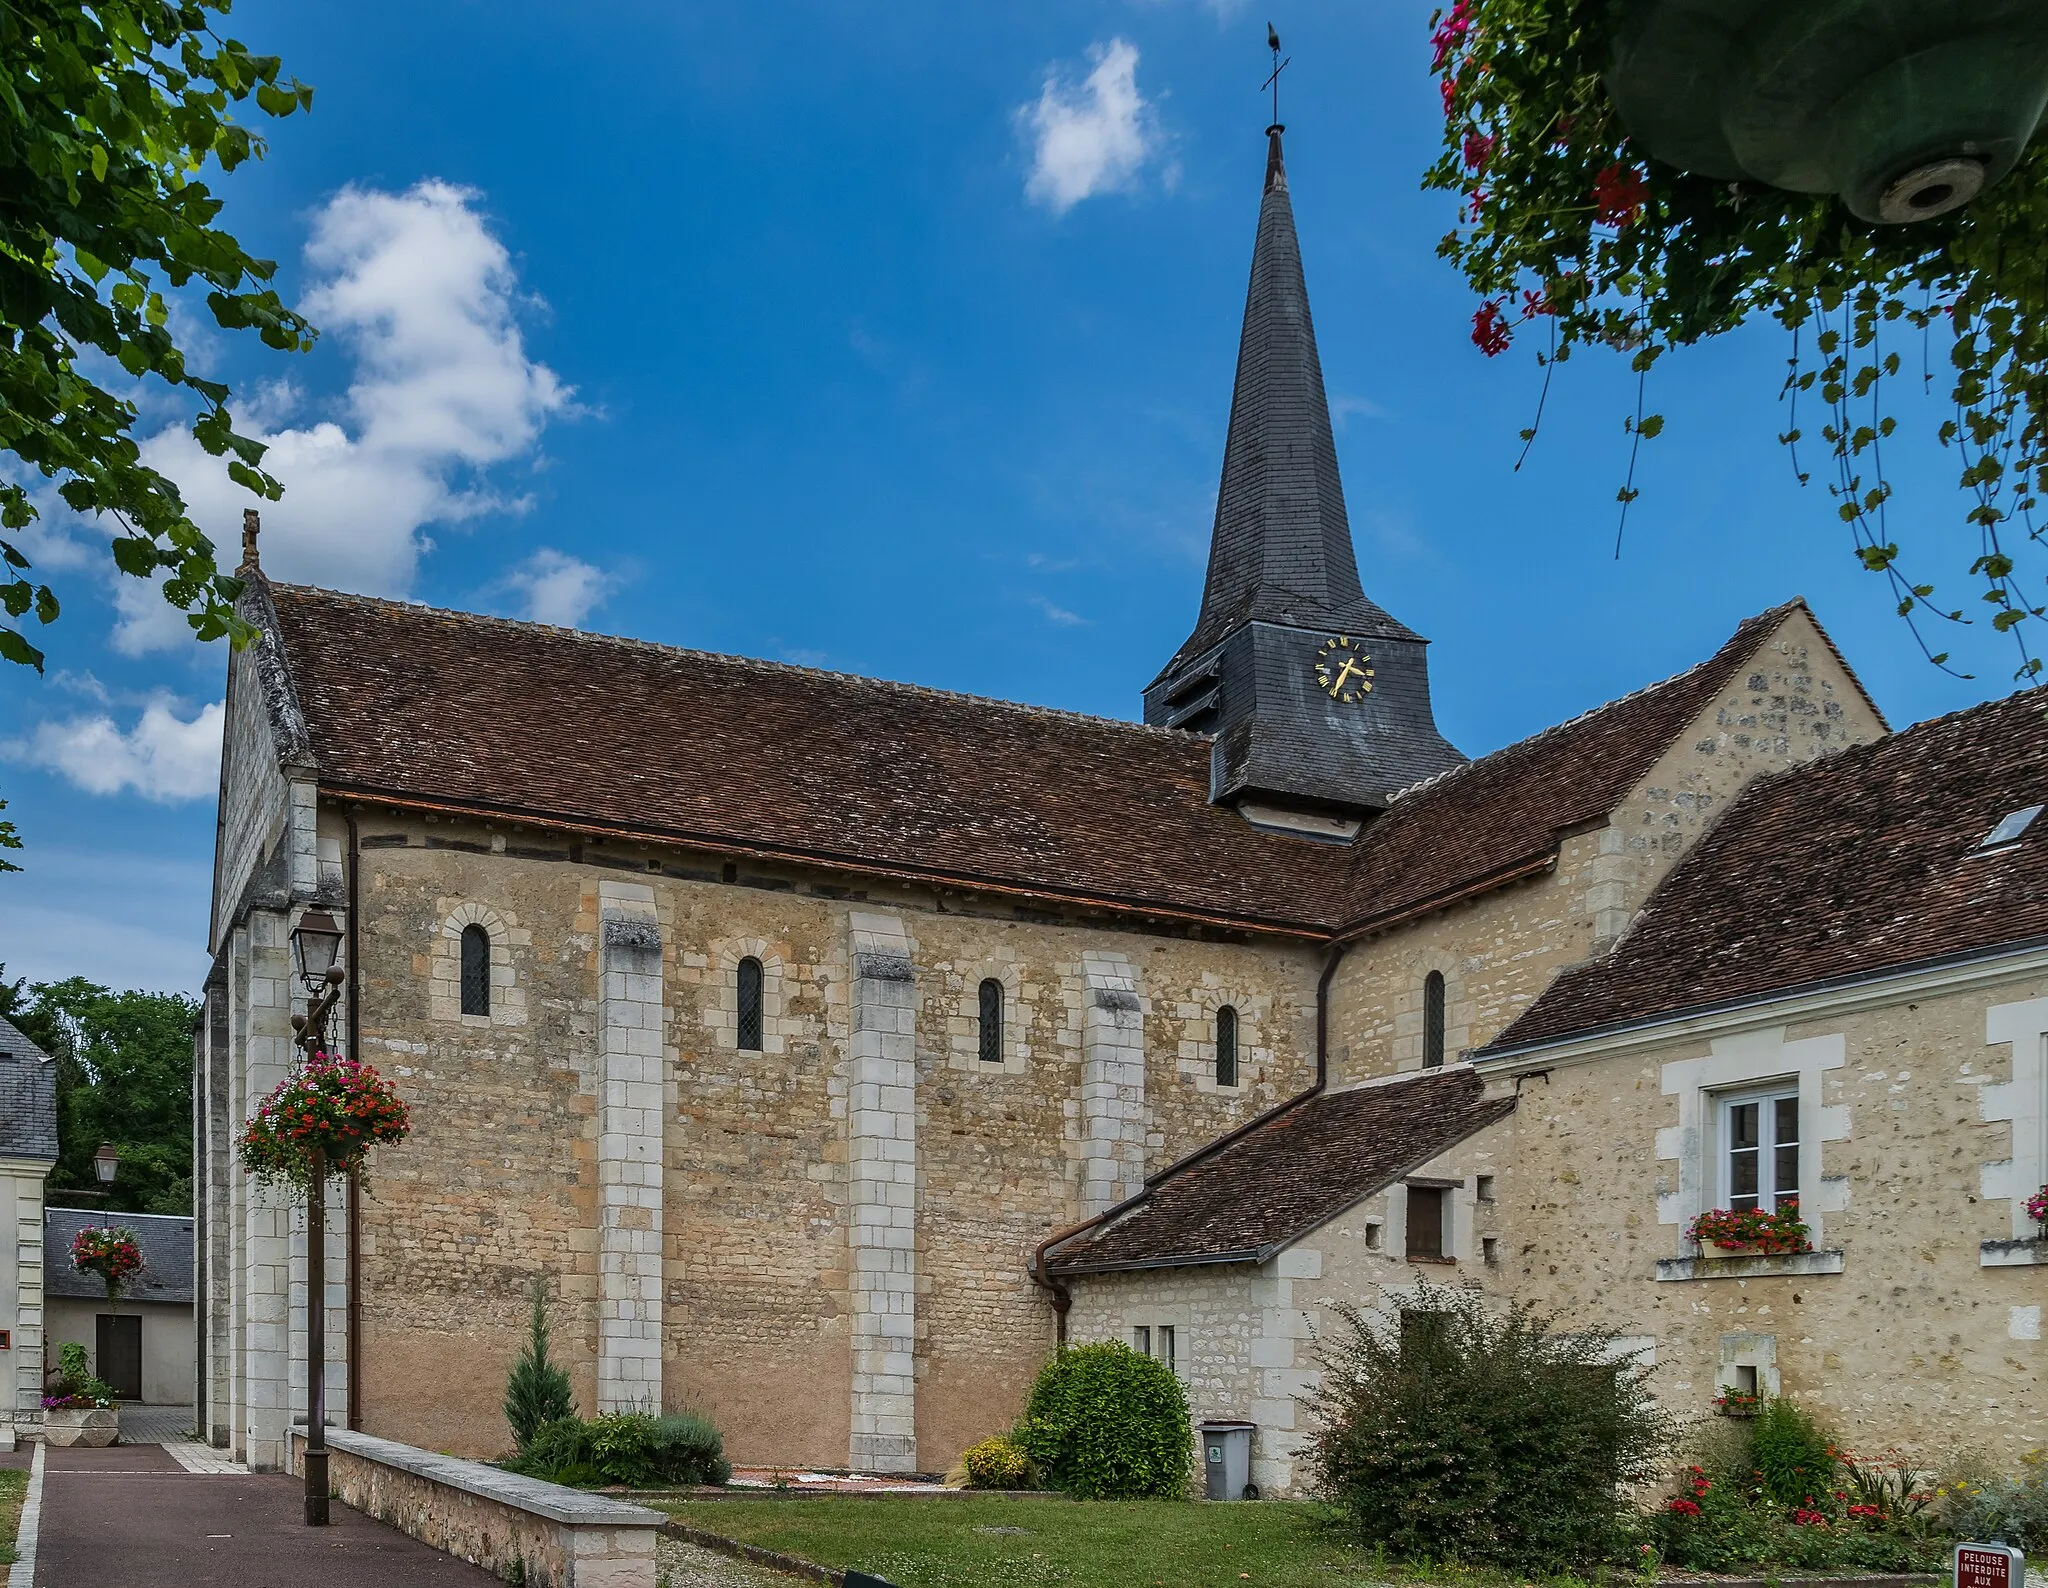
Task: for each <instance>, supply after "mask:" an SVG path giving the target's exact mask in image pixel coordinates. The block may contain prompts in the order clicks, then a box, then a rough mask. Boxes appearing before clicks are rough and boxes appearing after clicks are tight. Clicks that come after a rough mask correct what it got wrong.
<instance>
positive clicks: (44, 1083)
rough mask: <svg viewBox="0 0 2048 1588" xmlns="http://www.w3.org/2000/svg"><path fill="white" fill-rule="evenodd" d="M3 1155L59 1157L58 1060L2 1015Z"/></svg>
mask: <svg viewBox="0 0 2048 1588" xmlns="http://www.w3.org/2000/svg"><path fill="white" fill-rule="evenodd" d="M0 1158H47V1159H49V1160H50V1161H51V1162H52V1163H54V1162H56V1159H57V1061H56V1060H54V1059H52V1058H51V1057H50V1056H49V1054H47V1053H45V1052H44V1051H43V1050H42V1049H41V1048H39V1047H37V1046H36V1045H35V1044H34V1043H33V1042H31V1041H29V1039H28V1037H27V1036H26V1035H24V1034H23V1032H22V1030H21V1028H20V1027H19V1026H17V1025H15V1024H14V1023H13V1022H12V1021H9V1020H6V1019H0Z"/></svg>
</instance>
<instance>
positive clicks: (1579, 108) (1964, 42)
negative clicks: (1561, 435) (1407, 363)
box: [1425, 0, 2048, 678]
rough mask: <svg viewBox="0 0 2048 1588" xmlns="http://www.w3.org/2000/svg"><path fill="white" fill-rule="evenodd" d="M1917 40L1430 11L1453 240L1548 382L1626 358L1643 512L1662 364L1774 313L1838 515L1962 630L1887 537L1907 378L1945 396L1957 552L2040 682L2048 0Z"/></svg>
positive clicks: (1918, 611) (1560, 3) (1519, 10)
mask: <svg viewBox="0 0 2048 1588" xmlns="http://www.w3.org/2000/svg"><path fill="white" fill-rule="evenodd" d="M1891 14H1892V13H1887V15H1891ZM1913 26H1914V27H1916V28H1920V29H1921V30H1922V31H1924V32H1926V33H1927V35H1928V36H1927V37H1926V38H1924V39H1923V38H1919V37H1918V36H1917V35H1916V36H1915V37H1912V38H1906V37H1899V36H1895V35H1896V33H1897V30H1895V29H1890V28H1882V27H1879V26H1877V25H1876V24H1875V23H1874V22H1870V21H1869V20H1868V19H1859V17H1858V15H1857V8H1856V7H1855V6H1854V5H1847V6H1833V7H1825V8H1816V7H1803V6H1785V5H1782V4H1777V5H1771V4H1763V3H1758V0H1728V3H1726V4H1717V5H1714V6H1702V5H1684V4H1679V3H1677V0H1617V3H1615V4H1614V5H1612V6H1609V5H1605V4H1592V3H1589V0H1456V4H1455V5H1454V6H1453V7H1452V8H1451V9H1449V10H1448V11H1447V12H1439V13H1438V15H1437V17H1436V30H1435V35H1434V42H1435V47H1436V48H1435V56H1434V62H1433V70H1434V72H1435V73H1436V75H1437V77H1438V79H1439V88H1440V90H1441V94H1442V103H1443V110H1444V117H1445V122H1444V146H1443V149H1444V152H1443V153H1442V155H1441V156H1440V157H1439V158H1438V160H1437V162H1436V163H1435V165H1433V166H1432V167H1431V168H1430V170H1429V172H1428V174H1427V176H1426V178H1425V185H1426V186H1428V187H1432V188H1437V189H1441V190H1444V191H1448V192H1453V193H1457V194H1458V195H1460V199H1461V208H1460V209H1459V212H1458V223H1457V226H1456V228H1455V229H1454V230H1453V231H1452V232H1451V233H1450V234H1449V235H1448V236H1446V237H1445V238H1444V240H1443V242H1442V244H1441V246H1440V248H1439V252H1440V253H1441V254H1442V255H1443V256H1444V257H1445V258H1447V259H1449V260H1450V261H1451V262H1452V263H1453V264H1455V265H1456V266H1457V267H1458V268H1459V270H1460V271H1461V272H1462V273H1463V274H1464V276H1465V278H1466V280H1467V281H1469V282H1470V283H1471V285H1472V287H1473V288H1474V290H1475V291H1476V292H1477V293H1478V294H1479V297H1480V300H1481V302H1480V305H1479V307H1478V309H1477V310H1476V311H1475V313H1474V316H1473V321H1472V340H1473V341H1474V342H1475V343H1476V344H1477V345H1478V346H1479V347H1480V349H1481V350H1482V351H1483V352H1485V353H1486V354H1487V355H1488V356H1494V355H1498V354H1500V353H1503V352H1506V351H1507V350H1508V349H1509V348H1510V347H1511V346H1512V345H1513V344H1514V343H1515V342H1516V341H1517V340H1519V339H1522V338H1524V337H1528V338H1531V339H1533V340H1534V342H1535V344H1536V349H1537V357H1538V359H1539V361H1540V363H1541V364H1542V365H1543V367H1544V371H1545V373H1544V386H1545V396H1547V393H1548V388H1549V383H1550V381H1551V379H1552V376H1553V373H1554V370H1555V366H1556V365H1557V364H1559V363H1562V362H1564V361H1565V360H1566V359H1568V358H1569V357H1570V355H1571V353H1572V352H1573V350H1574V349H1578V348H1609V349H1613V350H1615V351H1618V352H1620V353H1622V354H1624V355H1626V356H1627V357H1628V359H1629V360H1630V364H1631V367H1632V369H1633V370H1634V371H1635V373H1636V374H1637V377H1638V393H1639V395H1638V401H1637V405H1636V412H1635V413H1634V414H1633V415H1631V416H1630V417H1629V418H1628V420H1627V424H1626V428H1627V430H1628V431H1629V432H1631V435H1632V439H1631V441H1630V452H1629V458H1628V474H1627V477H1626V478H1625V479H1624V481H1623V483H1622V485H1621V489H1620V491H1619V493H1618V494H1619V497H1620V500H1621V503H1622V511H1623V513H1624V514H1625V513H1626V511H1627V504H1628V503H1629V502H1630V501H1632V500H1633V499H1634V498H1635V496H1636V495H1637V494H1638V491H1637V487H1636V485H1635V480H1634V466H1635V449H1636V448H1637V447H1638V446H1639V445H1640V443H1641V441H1642V440H1644V439H1646V438H1649V437H1652V436H1655V435H1656V434H1658V433H1659V431H1660V430H1661V429H1662V428H1663V420H1662V418H1661V416H1659V415H1657V414H1655V413H1651V412H1647V411H1645V409H1646V400H1645V398H1644V396H1643V395H1642V393H1643V392H1644V389H1645V382H1646V380H1647V377H1648V375H1649V372H1650V371H1651V369H1652V368H1653V367H1654V366H1655V365H1656V363H1657V361H1658V360H1659V358H1661V357H1662V355H1663V354H1664V353H1665V352H1667V351H1668V350H1669V349H1671V348H1674V347H1683V346H1687V345H1690V344H1692V343H1695V342H1699V341H1701V340H1704V339H1705V338H1708V337H1711V336H1715V335H1718V334H1719V333H1721V332H1724V331H1728V330H1732V329H1734V328H1735V327H1736V326H1739V325H1741V324H1743V323H1745V322H1746V321H1748V320H1750V319H1751V318H1753V317H1758V316H1763V317H1767V318H1770V319H1774V320H1776V321H1777V322H1778V323H1779V324H1780V325H1781V326H1782V327H1784V328H1785V330H1786V331H1787V332H1788V333H1789V334H1790V339H1791V347H1790V349H1789V351H1790V374H1789V376H1788V377H1787V379H1786V381H1785V384H1784V387H1783V389H1782V391H1781V392H1779V393H1778V394H1777V395H1778V396H1779V397H1780V398H1781V399H1782V400H1783V401H1784V402H1785V404H1786V406H1787V409H1788V412H1787V413H1786V415H1785V417H1784V422H1783V424H1782V425H1781V426H1779V427H1777V428H1778V430H1779V438H1780V440H1781V441H1783V442H1784V443H1785V444H1786V445H1787V446H1788V447H1789V448H1790V449H1791V454H1792V456H1791V462H1792V470H1793V473H1794V474H1795V476H1796V477H1797V478H1798V479H1799V480H1800V481H1801V482H1802V483H1804V482H1805V481H1806V480H1807V479H1808V478H1809V475H1808V474H1807V473H1805V472H1802V470H1805V469H1808V468H1810V467H1811V466H1812V463H1813V459H1814V456H1815V454H1814V452H1813V451H1811V450H1808V449H1810V448H1811V447H1812V446H1813V442H1812V441H1809V440H1808V439H1807V435H1806V430H1805V429H1804V428H1803V427H1804V426H1806V425H1809V424H1812V423H1814V422H1815V420H1816V419H1817V420H1818V428H1819V436H1818V441H1819V452H1818V455H1819V457H1820V458H1821V460H1822V468H1821V472H1822V477H1823V479H1824V481H1825V483H1826V485H1827V488H1828V491H1829V493H1830V495H1831V496H1832V497H1833V499H1834V506H1835V509H1836V512H1837V514H1838V516H1839V521H1840V522H1841V523H1843V524H1844V525H1846V526H1847V528H1848V530H1849V533H1850V538H1851V541H1852V544H1853V548H1854V551H1855V553H1856V555H1857V556H1858V557H1859V559H1860V560H1861V562H1862V563H1863V565H1864V566H1865V567H1866V568H1869V569H1871V570H1872V571H1874V572H1877V573H1880V574H1882V575H1883V576H1884V577H1886V578H1887V579H1888V580H1889V581H1890V584H1891V587H1892V594H1893V596H1894V597H1895V599H1896V601H1897V605H1898V610H1899V612H1900V614H1901V615H1902V616H1904V617H1906V618H1907V619H1908V620H1909V621H1912V622H1914V623H1915V633H1916V634H1920V633H1921V632H1922V627H1923V624H1922V623H1921V620H1929V621H1940V620H1954V621H1957V622H1963V621H1968V620H1967V619H1965V617H1964V614H1963V610H1962V607H1963V605H1964V603H1960V602H1955V601H1953V600H1943V601H1941V602H1940V603H1939V604H1938V605H1937V604H1936V602H1935V599H1934V597H1935V585H1934V583H1933V581H1932V579H1931V578H1930V577H1929V576H1928V575H1927V574H1926V573H1925V572H1923V571H1921V570H1920V569H1919V567H1918V566H1917V564H1919V563H1921V562H1924V561H1926V560H1927V553H1928V548H1926V547H1924V546H1922V547H1918V548H1915V555H1914V559H1913V561H1914V563H1915V564H1916V566H1915V567H1914V568H1912V569H1909V568H1908V567H1907V566H1905V563H1906V558H1905V555H1904V554H1903V553H1902V552H1901V549H1900V546H1899V542H1898V538H1897V536H1896V534H1895V532H1894V527H1893V526H1892V525H1891V524H1890V523H1889V520H1888V503H1889V500H1890V498H1891V495H1892V487H1891V484H1890V482H1889V479H1888V477H1887V474H1886V464H1887V462H1888V461H1890V460H1889V459H1888V458H1887V457H1886V452H1887V444H1888V443H1889V442H1890V441H1891V438H1892V436H1893V434H1894V431H1895V429H1896V428H1897V426H1896V421H1895V419H1894V417H1893V415H1892V411H1891V410H1892V405H1893V400H1894V398H1895V397H1896V396H1897V395H1898V392H1899V387H1900V385H1901V384H1902V383H1908V384H1909V393H1908V394H1909V395H1911V396H1913V397H1916V398H1917V397H1918V396H1920V395H1921V393H1922V392H1923V391H1926V392H1927V393H1929V394H1930V395H1933V396H1935V397H1937V398H1939V397H1944V396H1945V397H1948V398H1951V399H1952V403H1944V402H1937V403H1936V405H1935V406H1936V407H1937V408H1938V409H1939V412H1938V413H1936V414H1935V415H1934V417H1933V418H1932V419H1931V420H1930V422H1929V428H1930V430H1933V431H1934V432H1935V435H1936V437H1937V438H1938V440H1939V441H1940V443H1941V445H1943V446H1944V447H1947V448H1948V449H1949V450H1950V451H1951V452H1952V453H1953V454H1954V455H1955V460H1956V466H1957V470H1958V474H1959V476H1960V481H1961V484H1962V486H1963V489H1964V493H1965V497H1966V515H1965V516H1966V520H1967V522H1966V528H1965V535H1964V538H1963V541H1962V543H1961V545H1960V546H1959V547H1957V548H1956V549H1955V550H1953V551H1951V552H1948V553H1946V554H1944V555H1945V557H1946V559H1947V560H1948V561H1950V562H1951V563H1954V562H1958V561H1960V562H1964V563H1967V564H1968V566H1969V570H1970V576H1971V577H1972V578H1973V579H1974V580H1975V581H1977V582H1978V583H1979V584H1980V585H1981V592H1980V593H1981V594H1982V596H1983V603H1984V604H1983V605H1978V604H1976V603H1970V606H1971V610H1973V611H1975V612H1977V613H1979V614H1981V615H1983V616H1985V617H1987V618H1988V619H1989V625H1990V627H1991V628H1992V629H1993V630H1995V631H1997V632H1999V633H2010V635H2011V636H2012V639H2013V641H2014V642H2016V644H2017V649H2018V656H2017V666H2018V671H2019V673H2020V675H2021V676H2023V677H2028V678H2031V677H2033V676H2034V675H2036V674H2037V673H2039V672H2040V670H2041V661H2040V659H2039V657H2038V656H2036V655H2035V654H2034V650H2035V647H2033V646H2031V645H2030V644H2029V643H2028V640H2027V633H2026V630H2027V627H2028V625H2027V623H2026V620H2027V619H2029V618H2034V617H2040V616H2042V615H2043V611H2044V604H2043V603H2042V600H2041V597H2040V596H2039V594H2038V593H2036V592H2037V590H2038V587H2037V586H2033V584H2032V581H2030V580H2026V581H2025V582H2024V583H2023V579H2024V576H2023V575H2022V574H2021V573H2020V572H2019V571H2018V570H2017V568H2016V559H2017V558H2018V556H2019V554H2020V553H2021V552H2022V551H2025V550H2028V549H2030V548H2031V544H2032V543H2031V540H2030V536H2031V535H2032V534H2033V532H2034V530H2035V529H2036V527H2037V525H2036V513H2037V511H2038V502H2037V498H2038V496H2039V493H2040V491H2041V489H2042V487H2043V486H2044V485H2048V270H2044V269H2043V267H2042V261H2043V260H2044V258H2048V139H2037V140H2035V141H2034V142H2033V143H2032V145H2031V146H2029V144H2028V140H2027V134H2028V133H2029V132H2031V130H2032V128H2033V126H2034V121H2035V118H2037V117H2038V116H2039V115H2040V110H2041V104H2042V101H2043V98H2044V97H2048V7H2042V6H2040V5H2038V4H2036V3H2033V0H2027V3H2024V4H2021V3H2018V0H1983V3H1982V4H1981V5H1979V6H1977V7H1975V8H1974V9H1972V10H1970V11H1967V12H1966V11H1965V10H1964V9H1963V8H1962V7H1961V6H1959V5H1957V6H1940V5H1930V6H1922V7H1920V8H1918V11H1917V12H1916V13H1915V20H1914V24H1913ZM1780 35H1783V37H1781V36H1780ZM1845 82H1846V86H1845ZM1858 96H1861V97H1860V98H1859V97H1858ZM1858 107H1861V108H1858ZM1980 123H1981V124H1980ZM1909 212H1910V213H1909ZM1894 217H1895V218H1896V219H1898V220H1901V221H1910V222H1911V224H1890V223H1889V218H1894ZM1916 217H1925V218H1916ZM1909 360H1910V364H1911V369H1910V372H1909V371H1908V369H1907V364H1908V361H1909ZM1937 377H1939V379H1937ZM1942 388H1946V389H1945V390H1943V389H1942ZM1543 402H1544V398H1542V397H1539V398H1538V399H1537V403H1536V423H1537V424H1540V422H1541V415H1542V407H1543ZM1815 402H1818V405H1819V412H1818V414H1815V413H1814V411H1813V404H1814V403H1815ZM1922 411H1923V412H1924V411H1926V410H1924V409H1923V410H1922ZM1534 435H1535V425H1533V424H1532V426H1531V428H1530V429H1529V430H1527V431H1525V432H1524V437H1525V440H1532V439H1533V438H1534ZM1801 442H1806V448H1805V449H1803V448H1802V447H1801V445H1800V443H1801ZM1619 472H1620V470H1619V468H1617V473H1619ZM1922 643H1923V648H1926V649H1928V653H1929V655H1930V657H1931V658H1932V659H1933V660H1935V661H1937V662H1940V663H1943V664H1946V662H1947V659H1948V658H1947V653H1946V652H1945V651H1937V650H1935V649H1934V648H1933V647H1931V646H1928V645H1927V643H1926V641H1925V639H1923V642H1922Z"/></svg>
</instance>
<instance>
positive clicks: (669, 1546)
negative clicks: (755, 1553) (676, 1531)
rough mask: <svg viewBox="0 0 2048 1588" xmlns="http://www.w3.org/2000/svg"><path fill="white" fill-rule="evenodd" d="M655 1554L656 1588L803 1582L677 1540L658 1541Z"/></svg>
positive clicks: (780, 1587) (749, 1587)
mask: <svg viewBox="0 0 2048 1588" xmlns="http://www.w3.org/2000/svg"><path fill="white" fill-rule="evenodd" d="M654 1554H655V1563H656V1564H655V1571H656V1582H657V1583H658V1584H659V1588H796V1585H797V1584H798V1583H801V1582H802V1581H803V1579H802V1578H801V1577H790V1576H786V1575H784V1574H783V1573H782V1572H779V1571H770V1570H768V1568H767V1567H765V1566H756V1565H754V1564H753V1563H752V1562H751V1561H744V1560H734V1559H733V1558H732V1557H731V1556H730V1555H721V1554H719V1553H718V1551H716V1550H713V1549H704V1548H702V1547H700V1546H699V1545H696V1544H686V1543H684V1542H683V1540H681V1539H679V1538H657V1539H656V1540H655V1541H654Z"/></svg>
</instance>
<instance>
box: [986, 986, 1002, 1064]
mask: <svg viewBox="0 0 2048 1588" xmlns="http://www.w3.org/2000/svg"><path fill="white" fill-rule="evenodd" d="M981 1062H982V1063H983V1064H1001V1063H1002V1062H1003V984H1002V983H1001V982H999V981H997V980H996V978H995V977H993V976H991V977H989V979H988V980H987V981H985V982H983V983H982V984H981Z"/></svg>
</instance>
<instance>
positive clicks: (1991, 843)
mask: <svg viewBox="0 0 2048 1588" xmlns="http://www.w3.org/2000/svg"><path fill="white" fill-rule="evenodd" d="M2041 810H2042V807H2041V806H2039V805H2029V806H2027V807H2026V808H2025V809H2024V810H2017V811H2014V812H2013V813H2012V814H2011V815H2009V816H2007V817H2006V818H2005V820H2004V821H2002V822H2000V823H1999V824H1998V825H1997V826H1996V827H1994V828H1992V829H1991V834H1990V836H1989V837H1988V838H1986V839H1985V840H1984V842H1983V843H1981V844H1979V845H1978V846H1977V847H1978V848H1980V849H1998V848H2002V847H2003V846H2004V845H2006V844H2016V843H2018V842H2019V840H2020V837H2021V835H2022V834H2023V833H2025V832H2026V830H2027V829H2028V828H2029V827H2031V826H2033V825H2034V818H2035V817H2036V816H2039V815H2040V814H2041Z"/></svg>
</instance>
